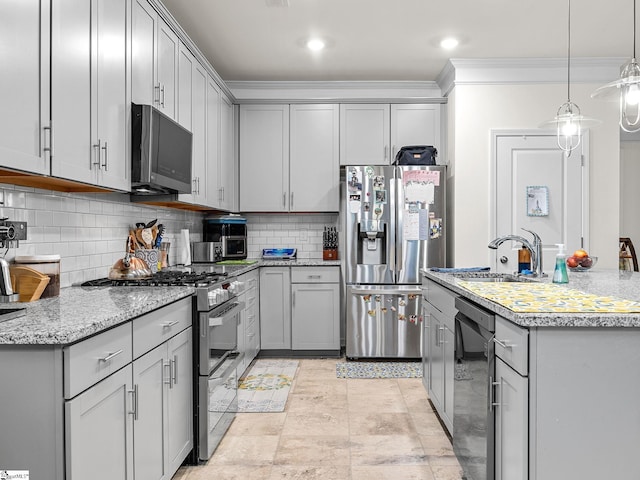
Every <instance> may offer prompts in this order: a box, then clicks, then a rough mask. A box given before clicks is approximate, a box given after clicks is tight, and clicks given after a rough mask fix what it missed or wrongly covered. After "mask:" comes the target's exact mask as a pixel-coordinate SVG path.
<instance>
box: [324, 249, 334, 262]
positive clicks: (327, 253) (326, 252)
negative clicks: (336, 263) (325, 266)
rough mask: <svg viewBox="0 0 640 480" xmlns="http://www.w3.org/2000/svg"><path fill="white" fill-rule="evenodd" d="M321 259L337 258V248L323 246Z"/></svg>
mask: <svg viewBox="0 0 640 480" xmlns="http://www.w3.org/2000/svg"><path fill="white" fill-rule="evenodd" d="M322 260H338V250H337V249H326V248H325V249H324V250H322Z"/></svg>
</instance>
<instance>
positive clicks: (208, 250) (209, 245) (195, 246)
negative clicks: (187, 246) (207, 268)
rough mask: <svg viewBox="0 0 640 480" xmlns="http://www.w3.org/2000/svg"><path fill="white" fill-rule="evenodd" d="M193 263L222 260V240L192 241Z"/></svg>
mask: <svg viewBox="0 0 640 480" xmlns="http://www.w3.org/2000/svg"><path fill="white" fill-rule="evenodd" d="M191 260H192V261H193V263H215V262H219V261H220V260H222V242H192V243H191Z"/></svg>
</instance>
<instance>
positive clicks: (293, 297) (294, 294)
mask: <svg viewBox="0 0 640 480" xmlns="http://www.w3.org/2000/svg"><path fill="white" fill-rule="evenodd" d="M291 296H292V299H293V302H292V305H293V306H294V307H295V306H296V292H293V293H292V294H291Z"/></svg>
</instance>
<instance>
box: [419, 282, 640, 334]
mask: <svg viewBox="0 0 640 480" xmlns="http://www.w3.org/2000/svg"><path fill="white" fill-rule="evenodd" d="M423 274H424V275H425V276H426V277H427V278H429V279H431V280H433V281H435V282H437V283H439V284H441V285H443V286H445V287H447V288H449V289H450V290H453V291H454V292H456V293H457V294H459V295H462V296H464V297H466V298H468V299H469V300H471V301H472V302H474V303H477V304H478V305H481V306H483V307H485V308H487V309H489V310H491V311H493V312H495V313H496V314H498V315H500V316H501V317H504V318H506V319H507V320H510V321H511V322H513V323H515V324H517V325H520V326H522V327H640V313H608V312H602V313H550V312H537V313H518V312H514V311H512V310H510V309H508V308H506V307H504V306H502V305H500V304H498V303H495V302H493V301H491V300H488V299H486V298H484V297H481V296H479V295H477V294H475V293H473V292H471V291H469V290H467V289H466V288H463V287H462V286H461V284H460V282H463V281H464V280H465V277H467V278H468V277H472V276H478V275H486V273H484V274H483V273H473V272H472V273H465V274H458V275H457V276H453V275H451V274H449V273H439V272H432V271H429V270H423ZM539 281H542V282H546V283H551V278H550V277H546V278H544V279H542V280H539ZM519 285H522V284H519ZM558 287H559V288H566V289H574V290H579V291H581V292H584V293H587V294H591V295H596V296H601V297H614V298H618V299H622V300H629V301H634V302H637V301H640V273H637V272H635V273H634V272H620V271H618V270H593V271H590V272H569V283H567V284H562V285H558Z"/></svg>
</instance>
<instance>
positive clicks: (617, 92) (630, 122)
mask: <svg viewBox="0 0 640 480" xmlns="http://www.w3.org/2000/svg"><path fill="white" fill-rule="evenodd" d="M612 97H619V101H620V128H622V129H623V130H624V131H625V132H637V131H638V130H640V66H639V65H638V62H637V61H636V59H635V58H632V59H631V60H630V61H629V62H628V63H627V64H626V65H624V67H623V68H622V72H621V73H620V78H619V79H618V80H615V81H613V82H611V83H607V84H606V85H603V86H602V87H600V88H598V89H597V90H596V91H595V92H593V93H592V94H591V98H612Z"/></svg>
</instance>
